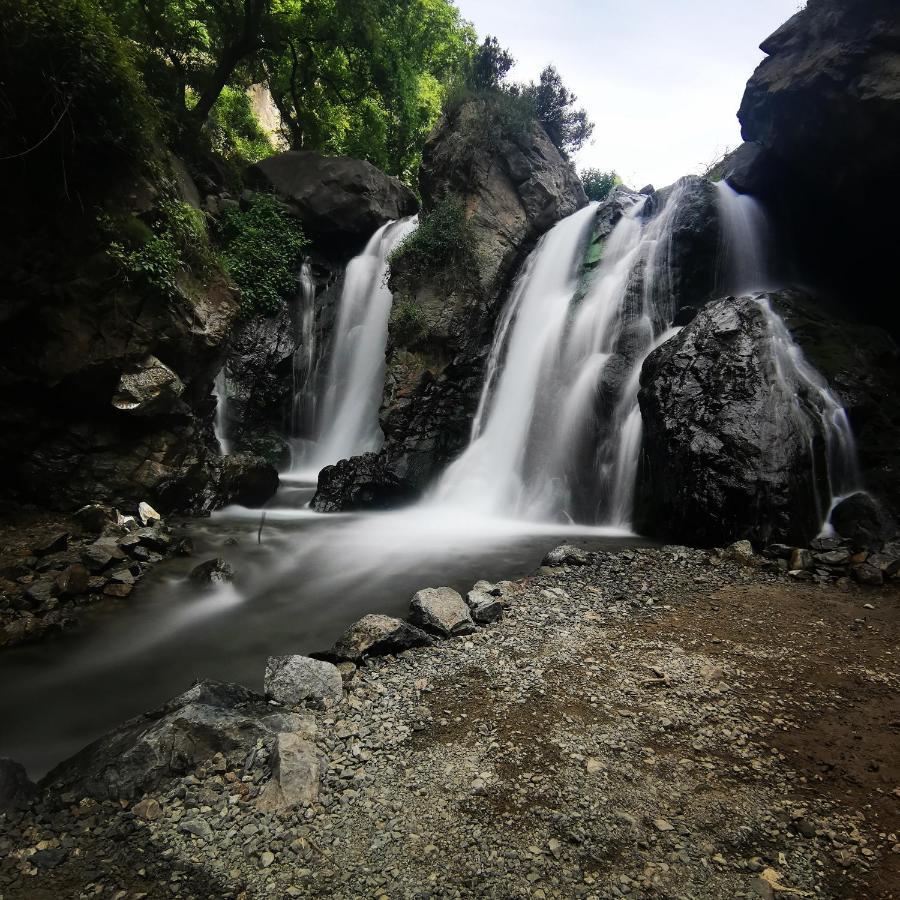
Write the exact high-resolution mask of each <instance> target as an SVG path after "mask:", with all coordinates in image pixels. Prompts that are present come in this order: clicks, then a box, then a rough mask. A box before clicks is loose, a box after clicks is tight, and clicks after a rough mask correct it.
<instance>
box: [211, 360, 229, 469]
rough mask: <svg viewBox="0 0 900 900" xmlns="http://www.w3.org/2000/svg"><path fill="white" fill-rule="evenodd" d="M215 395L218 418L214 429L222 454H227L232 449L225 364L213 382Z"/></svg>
mask: <svg viewBox="0 0 900 900" xmlns="http://www.w3.org/2000/svg"><path fill="white" fill-rule="evenodd" d="M213 396H214V397H215V398H216V418H215V420H214V424H213V430H214V431H215V435H216V440H217V441H218V442H219V452H220V453H221V454H222V456H227V455H228V454H229V453H230V452H231V450H230V444H229V441H228V436H227V423H228V382H227V381H226V380H225V366H222V368H221V369H220V370H219V374H218V375H216V380H215V381H214V382H213Z"/></svg>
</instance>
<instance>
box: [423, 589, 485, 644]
mask: <svg viewBox="0 0 900 900" xmlns="http://www.w3.org/2000/svg"><path fill="white" fill-rule="evenodd" d="M409 619H410V621H411V622H412V623H413V624H414V625H418V626H420V627H421V628H424V629H425V630H426V631H432V632H435V633H436V634H439V635H441V636H442V637H453V636H455V635H459V634H471V633H472V632H473V631H474V630H475V623H474V622H473V621H472V616H471V615H470V613H469V607H468V606H466V602H465V600H463V598H462V596H461V595H460V594H458V593H457V592H456V591H454V590H453V588H449V587H439V588H424V589H423V590H421V591H417V592H416V594H415V596H414V597H413V599H412V602H411V603H410V605H409Z"/></svg>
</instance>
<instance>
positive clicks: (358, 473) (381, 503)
mask: <svg viewBox="0 0 900 900" xmlns="http://www.w3.org/2000/svg"><path fill="white" fill-rule="evenodd" d="M418 497H419V491H418V490H417V488H416V487H414V485H413V484H412V483H411V482H410V481H409V480H407V479H406V478H404V477H402V476H400V475H399V474H397V472H396V470H395V467H394V465H393V464H391V463H390V462H389V461H388V459H387V458H386V456H385V455H384V454H379V453H365V454H362V455H361V456H353V457H351V458H350V459H342V460H340V461H339V462H337V463H335V464H334V465H333V466H326V467H325V468H324V469H322V471H321V472H320V473H319V480H318V485H317V488H316V493H315V495H314V496H313V499H312V501H311V504H310V505H311V506H312V508H313V509H314V510H316V511H317V512H339V511H344V512H349V511H353V510H361V509H390V508H393V507H397V506H404V505H406V504H408V503H411V502H413V501H414V500H416V499H417V498H418Z"/></svg>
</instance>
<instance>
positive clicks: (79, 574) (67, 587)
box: [56, 563, 90, 597]
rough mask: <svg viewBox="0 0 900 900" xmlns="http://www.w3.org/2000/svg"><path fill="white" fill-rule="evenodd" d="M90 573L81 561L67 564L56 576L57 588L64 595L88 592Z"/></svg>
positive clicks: (71, 595) (74, 595) (73, 595)
mask: <svg viewBox="0 0 900 900" xmlns="http://www.w3.org/2000/svg"><path fill="white" fill-rule="evenodd" d="M89 582H90V573H89V572H88V570H87V568H86V567H85V566H83V565H82V564H81V563H75V564H73V565H71V566H67V567H66V568H65V569H64V570H63V571H62V572H60V573H59V575H57V576H56V589H57V591H58V592H59V595H60V596H62V597H77V596H78V595H79V594H85V593H87V589H88V584H89Z"/></svg>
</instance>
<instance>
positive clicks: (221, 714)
mask: <svg viewBox="0 0 900 900" xmlns="http://www.w3.org/2000/svg"><path fill="white" fill-rule="evenodd" d="M798 552H799V551H798ZM818 552H819V553H820V554H821V553H827V552H831V551H827V550H820V551H818ZM778 556H779V551H778V550H777V549H775V550H773V551H772V552H771V553H770V557H771V558H767V557H760V556H754V555H753V554H752V552H749V548H748V547H747V546H745V545H739V546H736V547H734V548H732V549H730V551H729V552H727V553H715V552H713V553H708V552H705V551H697V550H689V549H686V548H682V547H664V548H661V549H648V550H626V551H621V552H618V553H606V552H602V553H591V552H588V551H587V550H585V549H580V548H575V549H572V550H562V551H558V552H555V553H554V554H551V555H550V557H548V560H547V563H553V565H547V566H545V567H543V568H541V569H540V570H539V571H538V572H537V573H536V574H535V575H534V576H533V577H530V578H526V579H523V580H522V581H520V582H516V583H502V584H501V585H497V586H491V585H487V584H481V585H479V586H478V588H477V590H475V591H473V593H472V595H471V596H470V597H469V598H468V599H469V600H470V603H469V604H467V605H466V604H462V605H461V600H460V599H459V598H458V596H453V595H452V594H451V593H450V592H443V591H441V592H431V593H420V595H418V597H417V602H416V603H415V604H414V608H413V610H412V615H411V618H412V619H413V620H414V621H415V622H417V623H418V624H417V625H413V624H401V623H400V622H399V620H393V622H391V621H390V620H388V621H384V618H385V617H367V619H366V620H363V623H360V624H358V625H357V626H354V627H353V628H352V629H351V630H350V632H349V633H348V634H347V635H345V636H344V638H342V639H341V640H339V641H338V642H337V644H336V645H335V647H334V648H333V649H332V651H330V653H329V654H323V655H328V656H330V657H331V658H332V659H333V660H338V659H343V660H347V659H348V657H354V658H356V659H357V660H358V661H359V662H360V665H359V666H358V667H357V666H356V665H354V664H351V663H350V662H347V661H344V662H341V663H340V665H339V666H338V667H337V671H338V672H339V673H340V674H341V675H342V676H343V686H342V689H338V688H337V685H336V682H335V677H334V676H335V672H333V671H332V670H331V669H330V668H329V667H328V665H327V664H326V663H318V667H316V665H314V664H313V663H310V662H309V661H305V662H299V663H297V665H298V666H299V668H298V669H296V670H295V669H292V668H291V666H292V664H291V663H290V662H289V661H286V660H283V659H282V660H273V661H270V666H269V669H270V671H269V673H268V675H267V687H268V689H269V693H270V695H271V696H272V697H273V698H275V697H277V698H279V699H280V700H281V701H283V702H287V703H288V704H289V705H287V706H283V705H281V703H279V702H277V700H275V699H272V700H270V701H269V703H265V701H264V700H263V698H262V697H256V696H255V695H253V694H251V693H250V692H247V691H245V690H244V689H241V688H237V687H230V686H218V685H214V684H209V683H207V684H203V685H200V686H198V687H195V688H194V689H192V691H190V692H189V694H188V695H185V696H184V697H183V698H180V699H179V700H178V701H173V702H172V703H170V704H169V705H168V706H167V707H165V708H163V710H160V711H157V712H156V713H153V714H150V715H148V716H145V717H143V718H141V719H139V720H134V721H133V722H132V723H129V724H128V725H127V726H125V727H123V729H121V730H120V731H119V732H117V733H116V734H115V735H114V736H113V737H112V738H105V739H101V741H100V742H98V744H97V745H95V747H94V748H93V750H92V751H90V752H89V753H87V755H86V756H85V755H82V759H81V761H80V762H79V761H78V760H77V758H76V761H75V762H74V763H71V764H69V765H64V766H62V767H60V769H58V770H57V771H56V772H55V773H51V775H50V776H49V777H48V779H47V782H46V785H45V787H47V786H48V785H51V784H55V785H56V787H53V788H49V790H47V791H45V793H44V794H43V795H42V796H41V797H40V799H37V800H30V801H29V800H28V799H27V786H20V794H22V801H21V808H20V809H19V810H18V811H14V812H10V813H7V818H6V822H5V823H4V829H3V831H4V836H3V837H2V838H0V855H2V856H3V862H2V864H0V894H2V895H3V896H4V897H29V898H33V897H39V896H51V895H56V896H60V895H62V896H70V895H71V896H76V895H81V894H88V893H89V894H96V895H101V896H108V895H109V896H118V897H137V896H147V897H163V896H166V897H168V896H176V895H179V896H191V897H203V896H216V897H220V896H231V897H296V896H330V897H348V898H349V897H361V896H371V897H391V898H394V897H426V896H433V897H484V896H492V897H574V896H583V897H621V896H628V897H680V896H691V897H703V898H721V897H759V896H763V897H771V896H776V895H778V894H781V893H785V894H786V895H788V896H791V895H793V896H822V897H848V898H849V897H863V896H865V897H873V898H874V897H884V898H887V897H894V896H896V895H897V877H898V871H900V843H898V838H897V833H898V826H900V816H898V811H897V790H898V788H897V785H898V783H900V768H898V762H897V754H896V752H895V751H896V744H897V722H898V720H900V708H898V707H897V696H898V694H897V687H898V681H900V671H898V666H897V660H896V655H895V648H896V645H897V637H898V631H900V615H898V602H897V601H898V593H900V592H898V589H897V588H898V582H897V580H896V578H895V577H894V576H891V575H888V576H887V579H886V581H885V582H884V583H883V584H882V585H880V586H867V585H862V584H857V583H855V582H853V581H851V580H849V579H847V578H844V577H842V576H841V577H839V578H837V579H835V578H834V577H833V575H831V574H829V573H828V572H827V570H826V564H827V561H825V560H821V559H820V560H815V559H814V558H812V559H811V560H810V562H811V563H813V564H814V563H816V562H817V563H818V564H819V565H818V568H819V569H821V570H822V571H821V572H819V571H817V570H816V567H815V565H812V567H811V568H802V569H799V568H797V569H791V570H790V571H788V569H789V566H790V564H791V563H790V561H779V559H778ZM804 562H806V560H804ZM851 565H852V563H851ZM799 572H807V573H808V575H804V576H800V575H798V574H797V573H799ZM835 574H837V573H835ZM801 577H802V578H803V579H806V578H809V579H812V580H810V581H806V580H797V579H798V578H801ZM817 580H818V581H819V582H820V583H816V581H817ZM490 605H493V606H494V607H495V611H494V612H493V613H490V614H483V613H485V610H486V608H487V606H490ZM479 607H480V608H481V610H482V612H481V613H479V612H478V610H479ZM497 612H500V613H502V619H501V620H500V621H493V622H491V623H490V624H486V625H479V626H476V624H475V622H473V621H472V619H475V620H478V619H479V618H481V619H482V620H484V619H496V617H497V615H496V614H497ZM373 619H374V620H375V621H373ZM391 629H393V631H391ZM441 631H444V632H446V631H451V632H454V633H456V634H457V635H458V636H456V637H453V638H449V639H448V638H441V637H439V633H440V632H441ZM388 638H390V640H388ZM373 639H375V640H374V644H373ZM391 640H393V641H394V643H393V644H391ZM366 641H368V642H369V647H370V650H371V649H372V648H373V646H374V649H376V650H378V649H381V650H394V651H401V652H398V654H397V655H396V656H384V657H370V658H368V659H361V655H362V654H361V650H362V648H363V646H364V644H365V643H366ZM378 641H381V646H380V648H379V647H378V646H377V643H378ZM416 644H422V645H424V646H415V645H416ZM404 646H405V647H409V648H410V649H405V650H404V649H402V648H403V647H404ZM310 666H312V667H313V669H315V671H312V670H311V669H310V668H309V667H310ZM186 687H187V686H186ZM292 691H293V693H292ZM303 698H306V699H303ZM294 703H296V704H297V705H296V706H294V705H292V704H294ZM166 729H170V730H169V731H167V730H166ZM171 729H175V730H171ZM179 729H181V730H179ZM192 729H193V730H192ZM139 735H142V736H143V737H142V738H141V739H137V737H138V736H139ZM191 735H193V737H194V738H196V737H197V736H198V735H202V740H186V738H187V737H189V736H191ZM153 740H159V741H162V743H160V744H159V746H162V745H163V744H164V743H165V741H166V740H168V741H169V743H168V744H166V746H169V748H170V751H171V752H170V753H168V754H164V755H162V756H160V755H159V754H156V755H155V756H154V755H153V753H147V752H146V751H147V750H148V749H150V748H152V746H153ZM148 741H149V743H148ZM112 752H115V753H116V756H114V757H112V756H108V757H107V758H106V760H105V761H104V756H103V754H104V753H112ZM153 759H156V760H157V763H159V764H160V765H158V766H157V767H156V768H155V769H154V770H153V771H152V772H150V769H152V768H153V767H152V766H150V764H149V763H150V761H152V760H153ZM113 771H115V772H117V773H118V775H119V776H120V779H119V780H118V781H115V780H111V779H109V778H107V779H106V780H105V781H104V780H103V779H102V778H100V779H97V778H91V777H86V773H88V774H89V773H91V772H93V773H95V774H101V775H102V774H104V773H105V774H106V775H109V774H110V772H113ZM148 772H149V774H148ZM142 773H143V774H142ZM10 784H11V780H10V779H9V778H7V780H6V782H5V786H7V787H8V786H9V785H10Z"/></svg>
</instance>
